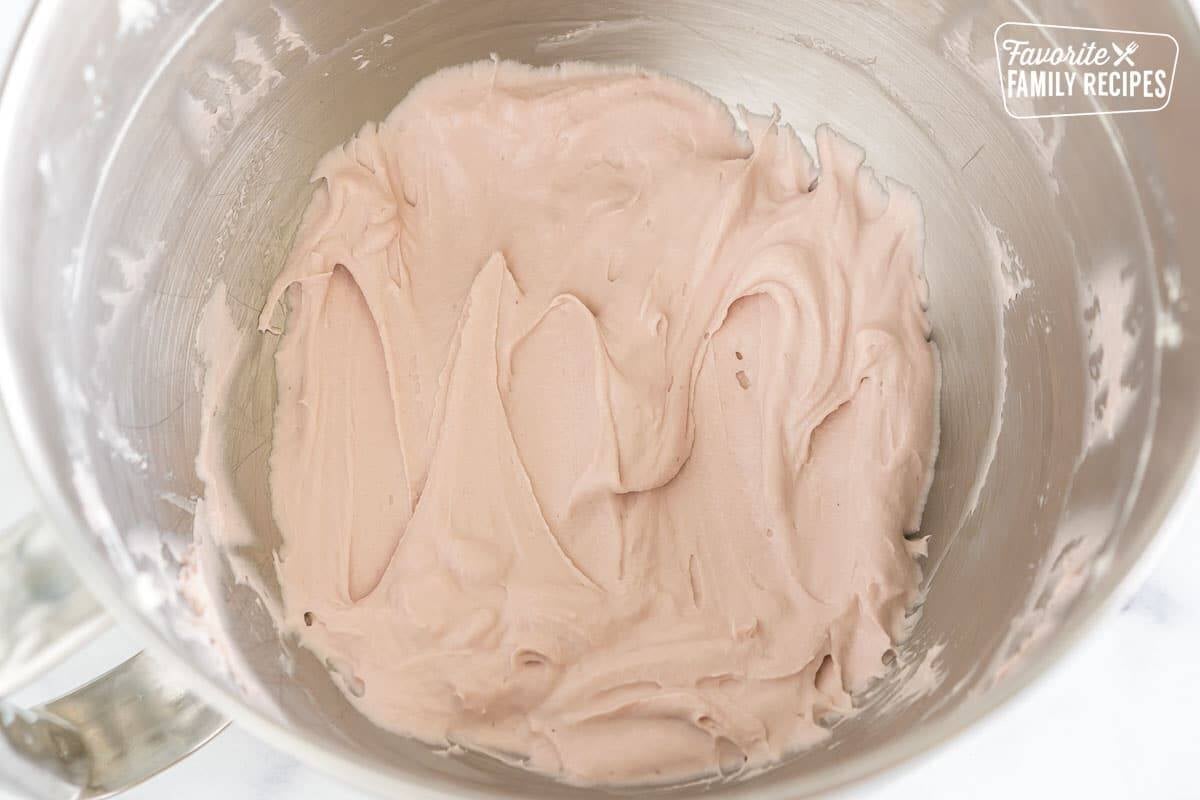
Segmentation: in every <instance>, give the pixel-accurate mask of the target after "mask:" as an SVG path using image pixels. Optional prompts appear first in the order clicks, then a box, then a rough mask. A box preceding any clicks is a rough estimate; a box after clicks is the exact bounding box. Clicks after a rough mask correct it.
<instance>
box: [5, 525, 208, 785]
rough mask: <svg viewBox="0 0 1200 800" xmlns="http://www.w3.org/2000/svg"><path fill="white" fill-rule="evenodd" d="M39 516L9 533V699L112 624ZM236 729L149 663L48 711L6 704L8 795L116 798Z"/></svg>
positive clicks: (139, 660) (125, 668) (127, 666)
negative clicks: (227, 729) (225, 730)
mask: <svg viewBox="0 0 1200 800" xmlns="http://www.w3.org/2000/svg"><path fill="white" fill-rule="evenodd" d="M57 546H58V545H57V543H56V542H55V541H54V536H53V532H52V531H50V530H49V528H48V526H47V525H46V524H45V523H44V522H43V521H42V520H40V519H39V518H38V517H37V516H36V515H31V516H29V517H26V518H25V519H23V520H22V521H21V522H18V523H17V524H16V525H15V526H13V527H12V528H10V529H9V530H7V531H4V532H3V533H0V620H3V625H2V626H0V697H6V696H8V694H9V693H11V692H12V691H14V690H15V689H17V688H18V687H20V686H21V685H22V684H24V683H26V682H27V681H28V680H30V679H31V678H34V677H36V676H38V675H39V674H41V673H42V672H44V671H45V670H47V669H49V668H50V667H52V666H53V665H54V664H55V663H57V662H58V661H60V660H61V659H62V658H64V657H65V656H66V655H68V654H69V653H71V652H72V651H74V650H75V649H77V648H78V647H79V646H81V645H82V644H83V643H84V642H86V641H87V640H88V639H89V638H91V637H92V636H94V635H95V634H96V633H97V632H99V631H100V630H103V629H104V627H106V626H107V624H108V618H107V617H106V616H105V615H104V611H103V609H101V608H100V606H99V605H98V604H97V603H96V601H95V600H94V599H93V598H92V597H91V595H89V594H88V593H87V590H86V589H84V588H83V587H82V586H81V585H80V583H79V581H78V580H77V579H76V577H75V575H74V573H73V572H72V571H71V569H70V567H69V566H67V565H66V564H64V563H63V559H62V557H61V555H59V554H58V552H57ZM227 724H228V720H226V719H225V718H224V717H223V716H221V715H220V714H218V713H217V712H216V711H213V710H212V709H211V708H209V707H208V706H206V705H204V704H203V703H202V702H201V701H200V700H198V699H197V698H196V697H195V696H194V695H192V694H191V693H189V692H187V691H184V690H183V689H180V688H179V687H177V686H173V685H172V684H171V683H170V681H168V680H166V679H164V676H163V675H162V670H160V669H158V668H157V666H156V665H155V664H154V662H153V660H151V659H150V657H149V656H147V655H146V654H145V653H139V654H138V655H136V656H134V657H133V658H131V659H129V660H128V661H126V662H125V663H124V664H121V665H120V666H118V667H116V668H115V669H113V670H111V671H109V672H107V673H105V674H104V675H101V676H100V677H99V678H96V679H95V680H93V681H92V682H90V683H88V684H86V685H84V686H82V687H80V688H78V689H76V690H75V691H73V692H71V693H69V694H66V695H64V696H62V697H60V698H58V699H57V700H52V701H50V702H49V703H46V704H44V705H41V706H37V707H35V708H31V709H23V708H18V707H16V706H14V705H13V704H11V703H9V702H7V701H6V700H3V699H0V788H5V789H10V790H12V791H14V792H15V793H16V794H18V796H33V797H45V798H53V799H54V800H57V799H58V798H63V800H66V798H72V800H84V799H85V798H99V797H107V796H109V795H113V794H116V793H118V792H120V791H122V790H124V789H128V788H129V787H131V786H134V785H136V784H138V783H140V782H141V781H143V780H145V779H146V778H149V777H150V776H152V775H154V774H156V773H158V772H160V771H161V770H163V769H166V768H167V767H169V766H171V765H172V764H174V763H175V762H177V761H179V760H180V759H182V758H184V757H185V756H187V755H188V754H189V753H191V752H193V751H195V750H196V749H197V748H199V747H200V746H202V745H203V744H205V743H206V742H208V740H210V739H211V738H212V737H213V736H215V735H216V734H218V733H220V731H221V730H222V729H223V728H224V727H225V726H226V725H227Z"/></svg>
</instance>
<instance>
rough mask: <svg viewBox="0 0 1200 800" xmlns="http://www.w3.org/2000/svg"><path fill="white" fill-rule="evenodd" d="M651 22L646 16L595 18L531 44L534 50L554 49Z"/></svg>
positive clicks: (633, 28)
mask: <svg viewBox="0 0 1200 800" xmlns="http://www.w3.org/2000/svg"><path fill="white" fill-rule="evenodd" d="M651 22H652V20H650V19H648V18H646V17H630V18H628V19H617V20H596V21H594V22H589V23H587V24H586V25H580V26H579V27H577V28H572V29H571V30H568V31H564V32H563V33H557V34H554V35H552V36H543V37H542V38H540V39H538V41H537V43H536V44H535V45H534V46H533V49H534V50H535V51H536V52H541V51H543V50H554V49H556V48H559V47H566V46H568V45H573V44H578V43H580V42H583V41H586V40H588V39H590V38H592V37H593V36H596V35H599V34H614V33H626V32H628V31H631V30H636V29H637V28H641V27H644V26H646V25H648V24H650V23H651Z"/></svg>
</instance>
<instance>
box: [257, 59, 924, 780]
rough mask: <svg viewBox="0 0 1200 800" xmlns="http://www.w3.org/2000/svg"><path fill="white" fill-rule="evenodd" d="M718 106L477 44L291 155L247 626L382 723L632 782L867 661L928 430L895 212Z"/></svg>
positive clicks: (834, 710)
mask: <svg viewBox="0 0 1200 800" xmlns="http://www.w3.org/2000/svg"><path fill="white" fill-rule="evenodd" d="M743 121H744V123H745V124H744V126H743V128H742V129H740V128H739V127H738V125H736V124H735V120H734V118H733V117H732V116H731V114H730V113H729V111H728V110H727V109H726V107H725V106H724V105H723V104H722V103H721V102H719V101H718V100H716V99H714V98H712V97H710V96H709V95H707V94H705V93H704V92H702V91H701V90H699V89H697V88H695V87H693V86H690V85H688V84H685V83H683V82H681V81H678V80H674V79H671V78H668V77H664V76H659V75H655V74H652V73H647V72H643V71H640V70H636V69H610V68H602V67H598V66H593V65H585V64H564V65H560V66H559V67H556V68H549V69H534V68H530V67H525V66H523V65H519V64H515V63H511V62H498V63H497V62H490V61H489V62H482V63H478V64H470V65H466V66H463V67H457V68H453V69H449V70H443V71H441V72H439V73H436V74H435V75H433V76H431V77H430V78H427V79H426V80H425V81H423V82H421V83H420V84H418V85H417V86H416V87H415V88H414V89H413V90H412V91H411V92H410V93H409V95H408V96H407V97H406V98H405V100H404V101H403V102H402V103H401V104H400V105H399V106H398V107H397V108H396V109H395V110H394V111H393V112H392V113H391V114H390V115H389V116H388V117H387V119H386V120H385V121H384V122H383V123H381V124H378V125H373V124H371V125H366V126H364V127H363V128H362V130H361V131H360V132H359V134H358V135H357V136H356V137H354V138H353V139H352V140H350V141H349V142H347V143H346V144H345V145H343V146H341V147H338V148H335V149H334V150H333V151H331V152H330V153H328V154H327V155H326V156H325V157H324V158H323V159H322V160H321V161H320V163H319V164H318V165H317V168H316V170H315V172H314V181H315V183H316V188H315V193H314V196H313V199H312V201H311V204H310V206H309V208H308V210H307V211H306V213H305V215H304V218H303V221H302V223H301V226H300V229H299V232H298V234H297V236H296V240H295V243H294V246H293V250H292V253H291V255H290V257H289V259H288V261H287V263H286V265H285V267H284V269H283V271H282V273H281V274H280V276H279V277H278V280H277V282H276V284H275V286H274V288H273V289H272V291H271V294H270V297H269V299H268V302H267V305H266V308H265V309H264V311H263V317H262V327H263V329H264V330H268V331H271V332H272V333H278V332H280V331H282V340H281V343H280V347H279V349H278V352H277V356H276V370H277V382H278V392H279V395H278V407H277V410H276V417H275V431H274V441H273V450H272V455H271V462H270V464H271V476H270V485H271V492H272V500H273V509H274V514H275V517H276V521H277V523H278V525H279V529H280V531H281V533H282V536H283V546H282V548H281V550H280V552H279V554H278V567H277V569H278V573H279V579H280V586H281V588H282V593H283V597H282V600H283V603H282V608H283V611H282V616H283V618H282V619H281V620H280V623H281V626H282V627H283V628H284V629H285V630H286V631H288V632H290V633H293V634H294V635H296V636H298V637H299V639H300V640H301V642H302V643H303V644H304V645H305V646H307V647H308V648H310V649H311V650H313V651H314V652H315V653H317V654H318V655H320V656H322V657H323V658H325V659H326V661H327V663H330V664H332V665H336V669H335V670H334V673H335V680H338V681H340V682H341V684H342V686H343V687H344V688H345V690H346V693H347V696H348V698H349V699H350V702H352V703H353V704H354V705H355V707H357V708H358V709H359V710H360V711H361V712H362V713H363V714H365V715H366V716H367V717H368V718H370V719H371V720H373V721H374V722H375V723H377V724H378V725H380V726H382V727H385V728H387V729H390V730H393V731H396V732H399V733H402V734H405V735H410V736H414V737H417V738H419V739H421V740H424V741H426V742H430V743H433V744H446V743H455V744H458V745H462V746H465V747H469V748H473V749H477V750H481V751H484V752H488V753H491V754H494V755H496V756H498V757H500V758H504V759H506V760H511V761H514V762H517V763H521V764H524V765H526V766H528V767H530V768H532V769H535V770H538V771H542V772H546V773H550V774H554V775H557V776H560V777H562V778H564V779H566V780H569V781H573V782H578V783H605V784H631V783H662V782H670V781H678V780H684V779H693V778H697V777H703V776H712V775H719V774H724V775H728V774H731V773H734V772H739V771H748V770H753V769H757V768H760V767H763V766H766V765H769V764H771V763H773V762H775V761H777V760H779V759H781V758H783V757H785V756H786V755H788V754H789V753H791V752H793V751H795V750H797V749H799V748H802V747H804V746H806V745H809V744H811V743H813V742H816V741H819V740H820V739H822V738H823V737H825V736H827V735H828V732H827V730H826V728H825V727H823V725H822V723H823V722H824V721H825V720H826V718H827V717H829V716H831V715H837V714H845V713H848V712H850V711H851V710H852V702H851V695H852V694H853V693H854V692H856V691H859V690H861V689H862V688H864V687H865V686H866V685H867V683H868V682H869V681H870V680H871V679H872V678H874V677H875V676H877V675H878V674H879V673H881V672H882V671H883V669H884V666H883V663H882V656H883V654H884V652H885V651H886V650H887V649H888V648H890V647H891V646H893V644H894V643H895V642H897V641H898V640H899V639H900V638H901V637H902V636H903V635H904V632H905V614H906V610H907V609H908V608H909V606H910V605H911V604H912V603H913V602H914V601H915V600H916V599H917V585H918V580H919V567H918V565H917V564H916V563H915V561H914V556H915V555H916V554H917V551H918V550H919V547H920V546H919V544H917V543H914V542H910V541H909V540H908V539H906V537H905V533H906V532H912V531H915V530H916V528H917V526H918V524H919V520H920V516H921V507H922V504H923V498H924V493H925V491H926V489H927V486H928V479H929V475H930V473H931V470H932V465H933V459H934V453H935V443H936V438H935V437H936V427H935V425H936V421H935V419H934V393H935V390H936V374H937V373H936V354H935V352H934V349H933V346H932V345H931V344H930V342H929V334H930V328H929V322H928V320H927V317H926V314H925V304H926V288H925V283H924V278H923V274H922V267H921V248H922V219H921V213H920V207H919V204H918V203H917V201H916V199H915V197H913V195H912V194H911V193H910V192H909V191H908V190H906V189H904V188H902V187H900V186H898V185H895V184H893V183H890V182H889V183H887V185H886V186H885V185H884V184H882V183H880V182H879V181H878V180H876V179H875V178H874V176H873V174H872V173H871V171H870V170H869V169H867V168H865V167H864V166H863V164H864V153H863V151H862V150H861V149H859V148H858V147H856V146H854V145H852V144H850V143H848V142H847V141H845V140H843V139H841V138H840V137H839V136H837V135H836V134H834V133H833V132H832V131H831V130H829V129H828V128H822V129H819V130H818V131H817V133H816V162H814V160H813V159H812V158H811V157H810V156H809V154H808V152H807V151H806V150H805V148H804V146H803V145H802V144H801V142H800V140H799V138H798V137H797V136H796V134H795V132H794V131H792V130H791V129H790V128H788V127H786V126H783V125H781V124H780V123H779V120H778V113H776V114H775V115H774V116H772V117H763V116H756V115H750V114H744V116H743ZM818 164H819V169H820V171H819V173H818V167H817V165H818ZM280 304H282V305H283V306H285V307H286V310H287V315H286V322H285V324H284V325H282V327H281V328H278V329H277V328H273V327H272V326H271V320H272V319H278V317H277V316H276V314H277V306H279V305H280Z"/></svg>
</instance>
